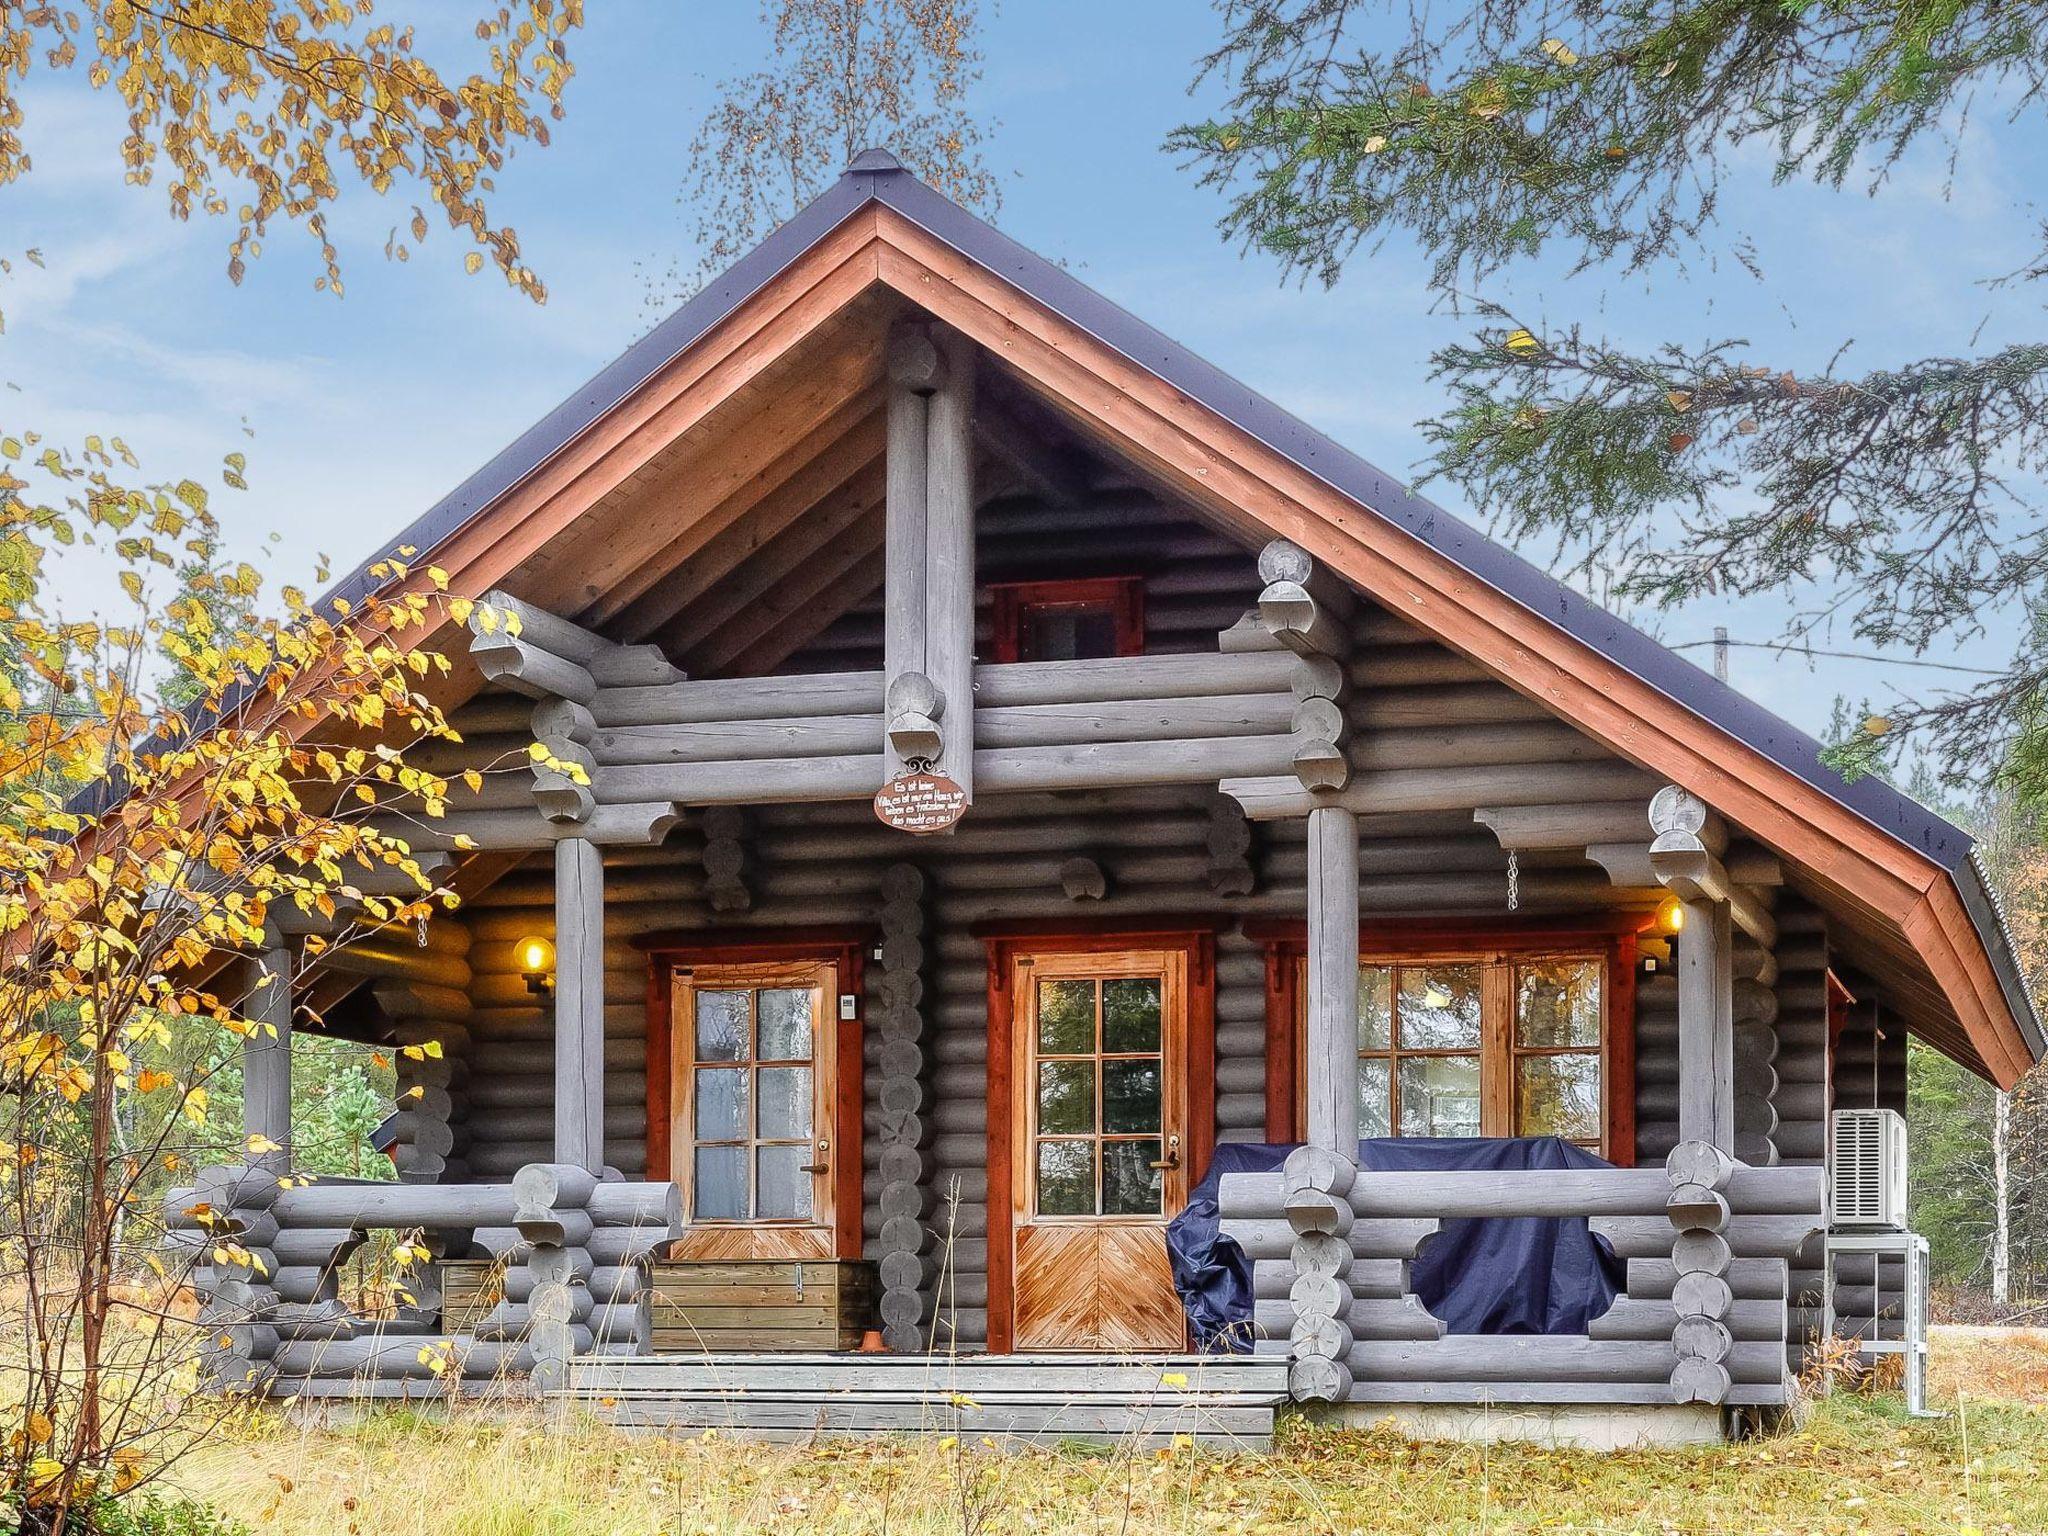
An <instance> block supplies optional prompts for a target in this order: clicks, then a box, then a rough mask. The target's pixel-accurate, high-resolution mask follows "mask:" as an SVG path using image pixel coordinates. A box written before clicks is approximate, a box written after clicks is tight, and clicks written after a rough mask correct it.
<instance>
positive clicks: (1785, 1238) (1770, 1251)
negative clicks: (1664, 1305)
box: [1593, 1169, 1825, 1259]
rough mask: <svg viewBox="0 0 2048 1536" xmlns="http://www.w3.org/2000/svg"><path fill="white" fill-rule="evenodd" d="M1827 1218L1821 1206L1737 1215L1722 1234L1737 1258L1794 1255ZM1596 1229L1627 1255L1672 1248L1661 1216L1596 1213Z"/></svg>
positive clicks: (1647, 1255)
mask: <svg viewBox="0 0 2048 1536" xmlns="http://www.w3.org/2000/svg"><path fill="white" fill-rule="evenodd" d="M1770 1171H1772V1172H1779V1173H1791V1172H1807V1171H1810V1170H1805V1169H1773V1170H1770ZM1824 1222H1825V1218H1824V1217H1823V1216H1822V1215H1821V1213H1820V1211H1819V1210H1818V1208H1816V1209H1815V1210H1814V1212H1813V1213H1812V1214H1811V1215H1797V1216H1793V1215H1775V1216H1747V1215H1744V1216H1737V1217H1735V1218H1734V1219H1733V1220H1731V1221H1730V1222H1729V1224H1728V1230H1727V1231H1726V1232H1725V1233H1723V1234H1722V1236H1723V1237H1725V1238H1726V1239H1727V1240H1728V1246H1729V1249H1730V1251H1731V1252H1733V1253H1734V1255H1735V1256H1736V1257H1737V1258H1781V1259H1782V1258H1791V1257H1792V1256H1794V1255H1796V1254H1797V1253H1798V1252H1799V1250H1800V1249H1801V1248H1803V1247H1804V1246H1805V1245H1806V1242H1807V1240H1808V1239H1809V1238H1810V1237H1812V1236H1813V1234H1814V1233H1815V1232H1817V1231H1818V1230H1820V1228H1821V1226H1822V1225H1823V1224H1824ZM1593 1230H1594V1231H1595V1232H1597V1233H1599V1234H1600V1235H1601V1236H1602V1237H1604V1238H1606V1239H1607V1240H1608V1242H1609V1243H1611V1244H1612V1245H1613V1247H1614V1251H1615V1252H1616V1253H1617V1254H1619V1255H1620V1256H1621V1257H1622V1258H1625V1259H1637V1258H1654V1257H1656V1256H1658V1255H1659V1254H1660V1253H1666V1254H1668V1253H1669V1252H1670V1251H1671V1240H1672V1231H1671V1223H1670V1221H1669V1220H1668V1219H1666V1218H1664V1217H1661V1216H1602V1217H1595V1218H1594V1222H1593Z"/></svg>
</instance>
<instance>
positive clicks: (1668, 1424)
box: [1314, 1403, 1726, 1451]
mask: <svg viewBox="0 0 2048 1536" xmlns="http://www.w3.org/2000/svg"><path fill="white" fill-rule="evenodd" d="M1314 1417H1315V1418H1316V1419H1318V1420H1319V1421H1321V1422H1323V1423H1327V1424H1342V1425H1346V1426H1348V1427H1351V1428H1358V1429H1365V1428H1371V1427H1373V1426H1376V1425H1382V1424H1387V1423H1389V1422H1391V1423H1392V1424H1393V1426H1394V1427H1395V1428H1397V1429H1399V1430H1400V1431H1401V1433H1403V1434H1405V1435H1407V1436H1408V1437H1409V1438H1410V1439H1414V1440H1464V1441H1474V1442H1481V1443H1485V1444H1496V1443H1499V1442H1501V1441H1514V1442H1519V1443H1522V1444H1527V1445H1541V1446H1549V1447H1552V1448H1554V1449H1560V1450H1565V1449H1568V1450H1583V1451H1635V1450H1669V1449H1672V1448H1673V1447H1677V1446H1687V1445H1719V1444H1720V1443H1721V1442H1722V1440H1723V1439H1725V1438H1726V1437H1725V1435H1724V1433H1723V1430H1722V1424H1721V1410H1720V1409H1719V1408H1716V1407H1713V1406H1711V1405H1709V1404H1704V1403H1687V1404H1683V1405H1681V1404H1676V1403H1666V1404H1633V1405H1631V1404H1599V1403H1506V1404H1486V1403H1334V1404H1331V1405H1329V1406H1328V1407H1323V1408H1318V1409H1316V1410H1315V1412H1314Z"/></svg>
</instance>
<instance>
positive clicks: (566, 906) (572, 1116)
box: [555, 837, 604, 1173]
mask: <svg viewBox="0 0 2048 1536" xmlns="http://www.w3.org/2000/svg"><path fill="white" fill-rule="evenodd" d="M555 1161H556V1162H558V1163H566V1164H573V1165H575V1166H576V1167H579V1168H585V1169H588V1170H590V1171H591V1172H592V1173H596V1172H599V1171H601V1170H602V1169H603V1167H604V865H603V862H602V860H601V858H600V856H599V853H598V848H597V844H595V843H593V842H590V841H589V840H588V839H585V838H581V837H565V838H563V839H562V840H561V841H560V842H558V843H556V844H555Z"/></svg>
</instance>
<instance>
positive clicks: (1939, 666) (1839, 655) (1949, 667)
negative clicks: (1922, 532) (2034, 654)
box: [1667, 640, 2005, 677]
mask: <svg viewBox="0 0 2048 1536" xmlns="http://www.w3.org/2000/svg"><path fill="white" fill-rule="evenodd" d="M1709 645H1741V646H1747V647H1748V648H1749V649H1750V650H1753V651H1778V652H1780V653H1781V654H1784V655H1788V656H1829V657H1833V658H1834V659H1836V660H1838V661H1881V662H1883V663H1884V664H1885V665H1886V666H1889V667H1929V668H1932V669H1933V670H1935V671H1937V672H1967V673H1969V674H1970V675H1971V676H1973V677H2003V676H2005V674H2004V673H2003V672H2001V671H1999V670H1998V669H1997V668H1996V667H1964V666H1958V665H1957V664H1956V663H1955V662H1952V661H1919V660H1916V659H1914V658H1913V657H1910V656H1879V655H1877V654H1876V653H1874V652H1871V651H1821V650H1816V649H1814V648H1813V647H1812V646H1810V645H1785V644H1783V643H1780V642H1776V641H1771V640H1684V641H1680V642H1679V643H1678V644H1677V645H1673V646H1669V647H1667V649H1669V650H1674V651H1697V650H1699V649H1700V648H1701V647H1703V646H1709Z"/></svg>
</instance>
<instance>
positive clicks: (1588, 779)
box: [1222, 762, 1658, 821]
mask: <svg viewBox="0 0 2048 1536" xmlns="http://www.w3.org/2000/svg"><path fill="white" fill-rule="evenodd" d="M1657 788H1658V781H1657V780H1656V779H1655V777H1653V776H1652V775H1650V774H1646V773H1644V772H1643V771H1642V770H1641V769H1639V768H1636V767H1634V766H1632V765H1630V764H1628V763H1622V762H1591V763H1516V764H1488V765H1482V766H1468V767H1446V768H1396V769H1386V770H1382V771H1379V772H1373V773H1360V774H1355V775H1354V776H1353V777H1352V780H1351V782H1350V783H1349V784H1347V785H1346V786H1345V787H1344V788H1343V789H1342V790H1340V791H1338V792H1336V793H1335V794H1332V795H1326V796H1321V797H1318V796H1313V795H1311V794H1310V793H1309V792H1308V791H1306V790H1304V789H1302V787H1301V786H1300V784H1299V783H1298V782H1296V781H1295V780H1294V779H1293V777H1292V776H1291V775H1290V776H1286V777H1282V776H1279V775H1270V776H1251V775H1247V776H1244V777H1226V778H1225V779H1224V782H1223V785H1222V789H1223V792H1224V793H1225V794H1227V795H1229V796H1231V797H1232V798H1233V799H1235V800H1236V801H1237V802H1238V803H1239V804H1240V805H1242V806H1243V807H1244V809H1245V814H1246V815H1247V816H1250V817H1251V818H1252V819H1253V820H1254V821H1270V820H1274V819H1276V818H1284V817H1296V816H1306V815H1307V814H1308V812H1309V810H1310V809H1311V808H1312V807H1313V806H1314V805H1316V804H1323V803H1327V804H1330V805H1337V806H1341V807H1343V808H1344V809H1347V810H1351V811H1357V812H1360V813H1376V812H1377V813H1385V812H1391V811H1436V810H1455V809H1460V808H1466V807H1478V806H1489V807H1490V806H1500V805H1549V804H1560V803H1569V802H1572V801H1585V802H1587V803H1595V802H1611V801H1613V800H1616V799H1618V798H1621V797H1623V796H1627V795H1631V794H1640V795H1641V796H1642V798H1643V801H1644V803H1645V804H1647V803H1648V800H1649V797H1650V795H1651V794H1652V793H1654V792H1655V790H1656V789H1657Z"/></svg>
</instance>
